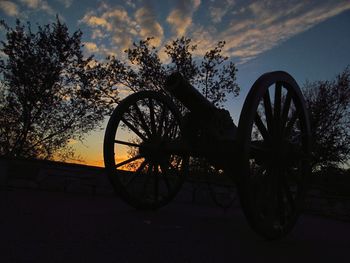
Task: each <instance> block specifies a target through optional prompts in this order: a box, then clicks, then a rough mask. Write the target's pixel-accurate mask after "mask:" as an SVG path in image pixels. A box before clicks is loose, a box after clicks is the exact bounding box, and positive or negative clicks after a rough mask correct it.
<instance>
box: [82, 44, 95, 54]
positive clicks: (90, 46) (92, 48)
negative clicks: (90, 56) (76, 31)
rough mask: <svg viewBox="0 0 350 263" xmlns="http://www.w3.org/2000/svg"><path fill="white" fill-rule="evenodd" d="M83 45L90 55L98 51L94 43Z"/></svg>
mask: <svg viewBox="0 0 350 263" xmlns="http://www.w3.org/2000/svg"><path fill="white" fill-rule="evenodd" d="M83 44H84V47H85V48H86V49H87V51H88V52H90V53H94V52H96V51H98V48H97V45H96V43H94V42H84V43H83Z"/></svg>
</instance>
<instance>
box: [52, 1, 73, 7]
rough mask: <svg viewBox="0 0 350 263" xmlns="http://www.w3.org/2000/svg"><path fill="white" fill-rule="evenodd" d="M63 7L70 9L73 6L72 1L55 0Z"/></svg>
mask: <svg viewBox="0 0 350 263" xmlns="http://www.w3.org/2000/svg"><path fill="white" fill-rule="evenodd" d="M56 1H58V2H60V3H61V4H62V5H64V7H65V8H68V7H70V6H71V5H72V4H73V0H56Z"/></svg>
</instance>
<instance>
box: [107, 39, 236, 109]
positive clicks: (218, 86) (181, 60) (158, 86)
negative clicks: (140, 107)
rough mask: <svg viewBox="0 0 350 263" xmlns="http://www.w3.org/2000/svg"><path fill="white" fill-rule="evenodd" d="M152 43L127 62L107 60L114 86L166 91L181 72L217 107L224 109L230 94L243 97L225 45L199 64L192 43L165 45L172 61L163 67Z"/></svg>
mask: <svg viewBox="0 0 350 263" xmlns="http://www.w3.org/2000/svg"><path fill="white" fill-rule="evenodd" d="M151 39H152V38H147V39H146V40H141V41H140V42H139V43H134V44H133V47H131V48H129V49H127V50H126V51H125V53H126V55H127V60H126V61H122V60H120V59H118V58H116V57H113V56H112V57H108V58H107V63H106V64H105V65H104V67H103V68H101V70H102V71H103V72H108V74H107V76H108V79H109V83H110V85H111V86H113V85H115V86H119V87H124V88H127V89H128V90H131V91H133V92H136V91H139V90H144V89H152V90H158V91H163V90H162V87H163V86H164V83H165V79H166V77H167V76H168V75H169V74H170V73H172V72H174V71H178V72H180V73H181V74H182V75H183V76H184V77H185V78H186V79H187V80H188V81H189V82H190V83H191V84H192V85H193V86H195V87H196V88H197V89H199V90H200V91H202V93H203V95H204V96H205V97H206V98H208V99H209V100H210V101H211V102H212V103H213V104H215V105H216V106H222V105H223V103H224V102H225V101H226V95H227V94H233V95H235V96H237V95H238V94H239V87H238V85H237V83H236V72H237V69H236V67H235V65H234V63H233V62H229V63H226V62H227V59H228V57H225V56H223V55H222V49H223V47H224V46H225V42H224V41H220V42H218V43H217V45H216V46H215V47H214V48H213V49H211V50H209V51H207V52H206V53H205V55H204V57H203V59H202V60H195V59H194V58H193V55H192V54H193V52H195V51H196V49H197V46H196V45H193V44H192V43H191V39H189V38H185V37H182V38H179V39H176V40H174V41H172V42H170V43H169V44H167V45H165V49H164V53H165V55H166V56H167V57H168V59H169V60H168V61H167V63H162V62H161V59H160V51H159V50H158V49H156V48H155V47H154V46H151V43H150V41H151ZM199 61H201V63H199Z"/></svg>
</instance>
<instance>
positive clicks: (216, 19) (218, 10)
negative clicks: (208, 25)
mask: <svg viewBox="0 0 350 263" xmlns="http://www.w3.org/2000/svg"><path fill="white" fill-rule="evenodd" d="M214 3H215V4H216V5H215V6H210V7H209V14H210V17H211V19H212V21H213V23H215V24H216V23H220V22H221V20H222V18H223V17H224V16H225V15H226V14H227V13H228V12H229V11H230V9H231V8H232V7H233V5H234V4H235V1H233V0H226V1H219V2H214Z"/></svg>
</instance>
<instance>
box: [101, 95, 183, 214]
mask: <svg viewBox="0 0 350 263" xmlns="http://www.w3.org/2000/svg"><path fill="white" fill-rule="evenodd" d="M180 136H181V127H180V115H179V113H178V111H177V110H176V107H175V105H174V104H173V103H172V102H171V101H170V100H169V99H168V98H167V97H165V96H163V95H161V94H159V93H156V92H151V91H144V92H140V93H135V94H133V95H130V96H129V97H127V98H126V99H124V100H123V101H122V102H121V103H120V104H119V105H118V107H117V108H116V110H115V112H114V113H113V115H112V116H111V118H110V121H109V123H108V126H107V129H106V134H105V141H104V160H105V166H106V170H107V171H108V175H109V178H110V179H111V181H112V183H113V185H114V186H115V188H116V190H117V192H118V193H119V194H120V196H121V197H122V198H123V199H124V201H126V202H128V203H129V204H131V205H132V206H134V207H137V208H145V209H155V208H158V207H160V206H163V205H165V204H166V203H168V202H169V201H170V200H171V199H172V198H173V197H174V196H175V195H176V193H177V192H178V190H179V188H180V186H181V184H182V182H183V177H184V176H183V175H184V171H185V167H186V161H185V158H183V157H182V156H179V155H176V154H171V153H168V152H166V151H165V150H164V147H163V145H164V143H165V142H168V141H176V140H178V139H179V138H180Z"/></svg>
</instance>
